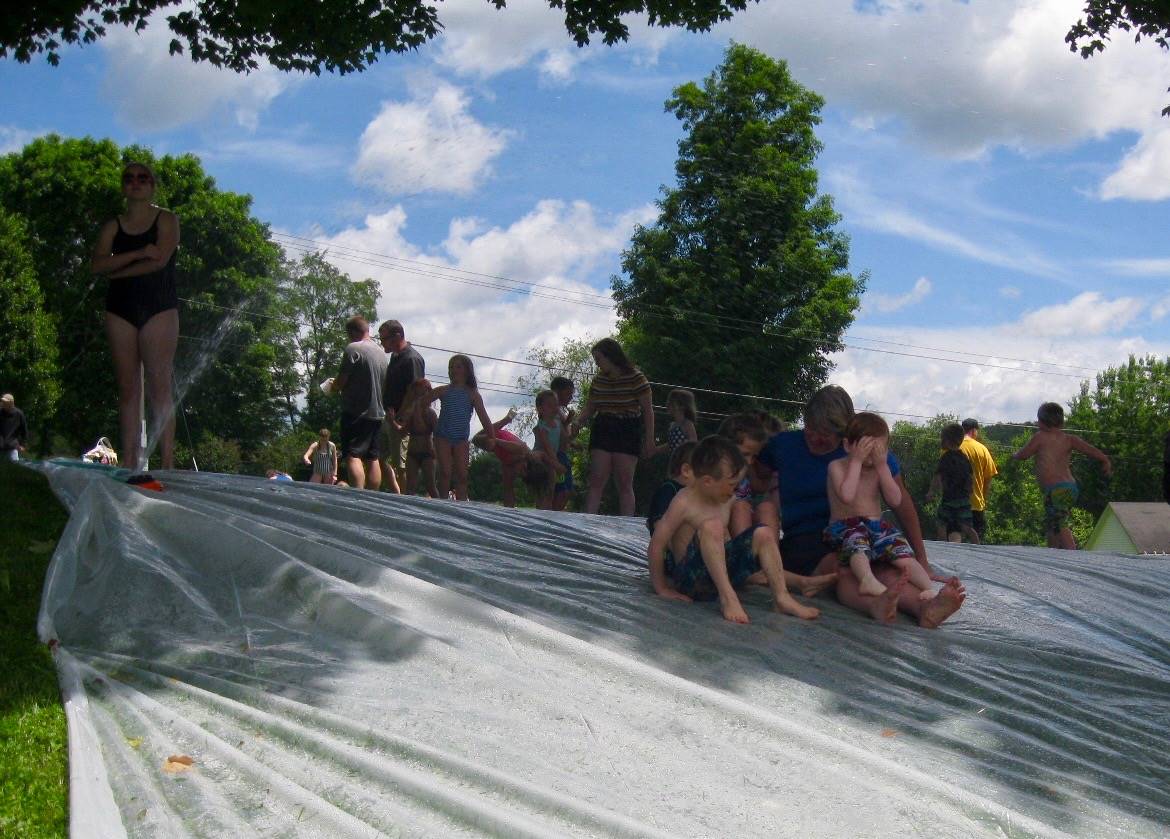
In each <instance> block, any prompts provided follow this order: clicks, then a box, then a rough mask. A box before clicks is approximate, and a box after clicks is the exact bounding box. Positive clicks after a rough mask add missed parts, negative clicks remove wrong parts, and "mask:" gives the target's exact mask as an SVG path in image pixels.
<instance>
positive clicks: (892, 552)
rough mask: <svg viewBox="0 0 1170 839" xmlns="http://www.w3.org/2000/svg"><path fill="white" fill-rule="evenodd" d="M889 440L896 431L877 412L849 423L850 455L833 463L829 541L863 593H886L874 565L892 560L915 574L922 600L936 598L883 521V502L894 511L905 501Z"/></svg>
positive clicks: (911, 553)
mask: <svg viewBox="0 0 1170 839" xmlns="http://www.w3.org/2000/svg"><path fill="white" fill-rule="evenodd" d="M889 442H890V427H889V426H888V425H886V421H885V420H884V419H882V418H881V417H879V416H878V415H877V414H871V413H869V412H868V411H862V412H861V413H859V414H857V415H856V416H854V417H853V419H852V420H851V421H850V422H849V425H848V427H847V428H846V429H845V440H844V445H845V451H846V453H847V455H848V456H847V457H843V458H839V459H837V460H834V461H833V462H832V463H830V464H829V480H828V495H829V526H828V527H827V528H825V541H826V542H829V543H830V544H833V545H837V546H838V547H839V550H840V552H841V564H842V565H847V566H849V568H850V570H851V571H852V572H853V575H854V577H856V578H857V584H858V588H859V589H860V591H861V593H862V594H868V595H872V596H874V597H878V596H880V595H882V594H885V591H886V587H885V586H884V585H882V583H881V581H879V580H878V578H877V577H875V576H874V573H873V568H872V566H871V563H873V562H889V563H891V564H892V565H894V566H895V567H896V568H898V569H899V570H901V571H903V572H904V573H908V574H909V578H910V584H911V585H912V586H914V587H915V588H918V589H920V593H919V595H918V597H919V599H920V600H930V599H931V598H933V597H934V596H935V594H936V593H937V592H935V590H934V586H933V585H931V581H930V574H929V573H927V571H926V569H925V568H923V567H922V565H921V564H920V563H919V562H918V560H917V559H916V558H915V556H914V549H913V548H911V547H910V543H909V542H907V541H906V537H904V536H903V535H902V534H901V532H900V531H899V530H898V529H897V528H895V527H893V526H892V525H890V524H889V523H887V522H885V521H882V498H883V497H884V498H885V500H886V503H887V504H889V505H890V506H891V507H894V506H897V505H898V504H899V503H900V502H901V501H902V490H901V488H900V487H899V486H898V482H897V481H895V480H894V476H893V474H892V473H891V472H890V466H889V463H887V462H886V453H887V451H888V449H889Z"/></svg>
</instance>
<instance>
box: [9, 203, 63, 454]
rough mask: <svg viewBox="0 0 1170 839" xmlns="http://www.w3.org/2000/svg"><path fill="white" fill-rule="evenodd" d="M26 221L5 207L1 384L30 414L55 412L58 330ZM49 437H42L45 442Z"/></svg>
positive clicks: (57, 396)
mask: <svg viewBox="0 0 1170 839" xmlns="http://www.w3.org/2000/svg"><path fill="white" fill-rule="evenodd" d="M26 242H27V233H26V231H25V227H24V223H23V221H22V220H21V219H20V218H19V217H17V216H14V215H12V214H11V213H7V212H5V211H4V210H3V209H2V208H0V299H3V300H4V305H3V306H0V388H2V389H3V390H4V391H5V392H9V393H13V394H15V395H16V398H17V400H18V404H19V405H20V406H21V408H22V409H23V410H24V411H25V413H27V414H28V415H29V416H30V417H32V418H34V419H35V418H36V417H38V416H41V415H46V414H51V413H52V412H53V410H54V408H55V407H56V404H57V400H58V398H59V397H60V395H61V388H60V385H59V383H58V382H57V330H56V327H55V325H54V323H53V321H52V319H51V318H50V317H49V316H48V315H47V314H46V313H45V311H44V297H43V295H42V294H41V286H40V283H38V282H37V275H36V270H35V267H34V263H33V259H32V256H31V255H30V254H29V252H28V249H27V246H26ZM45 443H46V441H45V440H41V441H40V445H41V447H42V448H43V447H44V445H45Z"/></svg>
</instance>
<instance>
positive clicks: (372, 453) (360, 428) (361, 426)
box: [341, 413, 382, 460]
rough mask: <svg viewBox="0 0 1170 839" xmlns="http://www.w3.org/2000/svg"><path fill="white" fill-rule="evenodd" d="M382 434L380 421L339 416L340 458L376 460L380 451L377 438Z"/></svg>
mask: <svg viewBox="0 0 1170 839" xmlns="http://www.w3.org/2000/svg"><path fill="white" fill-rule="evenodd" d="M381 432H382V420H380V419H367V418H366V417H355V416H354V415H353V414H346V413H343V414H342V415H341V456H342V457H356V458H357V459H358V460H378V459H379V458H380V457H381V449H380V448H379V446H378V442H379V441H378V438H379V437H380V436H381Z"/></svg>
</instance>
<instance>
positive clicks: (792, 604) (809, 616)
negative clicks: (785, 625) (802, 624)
mask: <svg viewBox="0 0 1170 839" xmlns="http://www.w3.org/2000/svg"><path fill="white" fill-rule="evenodd" d="M826 576H828V575H826ZM833 576H836V575H833ZM816 579H819V578H816ZM776 611H778V612H783V613H784V614H786V615H792V616H793V617H794V618H800V619H801V620H806V621H811V620H816V619H817V618H819V617H820V616H821V610H820V609H817V608H815V607H813V606H805V605H804V604H803V603H801V602H800V601H799V600H797V599H796V598H795V597H793V596H792V595H791V594H782V595H780V597H779V598H777V600H776Z"/></svg>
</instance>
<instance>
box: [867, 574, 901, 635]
mask: <svg viewBox="0 0 1170 839" xmlns="http://www.w3.org/2000/svg"><path fill="white" fill-rule="evenodd" d="M909 579H910V575H909V574H907V573H906V572H902V575H901V576H900V577H898V579H897V580H895V581H894V582H893V584H892V585H890V586H889V587H888V588H885V591H884V592H883V593H882V594H880V595H878V596H877V597H875V598H874V599H873V602H872V603H870V606H869V614H870V616H871V617H873V619H874V620H875V621H880V622H881V623H893V622H894V621H895V620H896V619H897V617H898V596H899V595H901V593H902V589H903V588H904V587H905V586H906V582H907V581H908V580H909ZM879 585H880V583H879Z"/></svg>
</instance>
